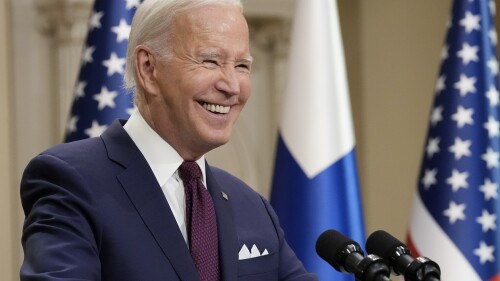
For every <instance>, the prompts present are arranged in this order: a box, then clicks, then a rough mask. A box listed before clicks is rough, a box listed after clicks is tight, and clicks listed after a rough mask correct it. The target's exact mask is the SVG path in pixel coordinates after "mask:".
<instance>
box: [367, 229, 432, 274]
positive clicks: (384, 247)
mask: <svg viewBox="0 0 500 281" xmlns="http://www.w3.org/2000/svg"><path fill="white" fill-rule="evenodd" d="M366 251H367V252H368V253H373V254H375V255H379V256H380V257H382V258H383V259H385V260H387V261H389V262H390V263H391V265H392V270H393V271H394V273H395V274H396V275H400V274H402V275H403V276H404V277H405V280H406V281H439V280H440V278H441V271H440V269H439V265H438V264H437V263H435V262H434V261H432V260H430V259H428V258H426V257H418V258H416V259H414V258H413V256H412V255H411V251H410V249H409V248H408V247H407V246H406V245H405V244H403V242H401V241H399V240H398V239H396V238H395V237H394V236H392V235H390V234H389V233H387V232H385V231H383V230H378V231H375V232H374V233H372V234H371V235H370V237H368V240H366Z"/></svg>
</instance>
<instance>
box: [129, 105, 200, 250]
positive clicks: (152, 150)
mask: <svg viewBox="0 0 500 281" xmlns="http://www.w3.org/2000/svg"><path fill="white" fill-rule="evenodd" d="M123 128H124V129H125V131H126V132H127V133H128V134H129V136H130V137H131V138H132V140H133V141H134V143H135V145H137V147H138V148H139V150H140V151H141V153H142V155H144V158H146V161H147V162H148V164H149V167H151V170H152V171H153V173H154V175H155V177H156V180H157V181H158V184H159V185H160V187H161V190H162V191H163V194H164V195H165V198H166V199H167V202H168V205H170V209H171V210H172V213H173V214H174V217H175V220H176V221H177V224H178V225H179V229H180V230H181V233H182V236H184V240H185V241H186V242H187V231H186V201H185V195H184V184H183V183H182V180H181V179H180V177H179V173H178V168H179V166H180V165H181V164H182V162H183V161H184V160H183V159H182V157H181V156H180V155H179V154H178V153H177V151H175V150H174V149H173V148H172V146H170V145H169V144H168V143H167V142H166V141H165V140H164V139H162V138H161V137H160V136H159V135H158V134H157V133H156V132H155V131H154V130H153V129H152V128H151V127H150V126H149V125H148V123H146V121H145V120H144V118H143V117H142V116H141V114H140V113H139V111H138V110H135V111H134V113H132V115H131V116H130V118H129V119H128V121H127V123H125V126H123ZM196 163H197V164H198V166H199V167H200V169H201V173H202V180H203V184H204V185H205V186H206V174H205V156H202V157H201V158H200V159H198V160H196ZM147 188H155V187H147Z"/></svg>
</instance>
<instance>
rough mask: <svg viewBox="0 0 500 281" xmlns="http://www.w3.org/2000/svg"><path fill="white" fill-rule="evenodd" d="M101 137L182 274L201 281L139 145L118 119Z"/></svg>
mask: <svg viewBox="0 0 500 281" xmlns="http://www.w3.org/2000/svg"><path fill="white" fill-rule="evenodd" d="M101 138H102V139H103V141H104V144H105V146H106V149H107V151H108V157H109V158H110V159H111V160H113V161H116V162H117V163H119V164H120V165H122V166H123V167H124V171H123V173H122V174H119V175H118V176H117V178H118V180H119V182H120V183H121V185H122V186H123V189H124V190H125V192H126V193H127V195H128V197H129V198H130V200H131V201H132V204H133V205H134V206H135V208H136V209H137V212H138V213H139V214H140V216H141V218H142V220H143V221H144V223H145V224H146V226H147V227H148V229H149V230H150V232H151V234H152V235H153V237H154V239H156V241H157V243H158V245H159V247H160V248H161V249H162V251H163V253H164V254H165V255H166V256H167V258H168V259H169V261H170V263H171V264H172V267H173V268H174V270H175V271H176V272H177V275H178V276H179V278H180V279H181V280H185V281H199V278H198V275H197V273H196V268H195V266H194V263H193V260H192V258H191V255H190V253H189V250H188V247H187V246H186V242H185V241H184V238H183V237H182V234H181V232H180V230H179V227H178V225H177V222H176V220H175V218H174V216H173V214H172V211H171V210H170V207H169V205H168V203H167V200H166V199H165V196H164V194H163V192H162V191H161V188H160V186H159V185H158V182H157V181H156V179H155V177H154V174H153V172H152V171H151V169H150V167H149V165H148V164H147V162H146V160H145V159H144V157H143V156H142V154H141V153H140V151H139V149H138V148H137V147H136V146H135V144H134V143H133V141H132V139H130V137H129V136H128V134H127V133H126V132H125V130H124V129H123V127H122V125H120V124H119V123H118V122H115V123H113V124H112V125H111V126H110V128H109V129H108V130H107V131H106V132H105V133H104V134H103V135H102V136H101ZM217 215H219V213H217Z"/></svg>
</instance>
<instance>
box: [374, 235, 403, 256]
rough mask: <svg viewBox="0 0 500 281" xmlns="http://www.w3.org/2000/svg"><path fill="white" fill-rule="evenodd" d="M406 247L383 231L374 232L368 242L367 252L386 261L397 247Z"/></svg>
mask: <svg viewBox="0 0 500 281" xmlns="http://www.w3.org/2000/svg"><path fill="white" fill-rule="evenodd" d="M400 246H403V247H406V245H405V244H403V242H401V241H399V240H398V239H397V238H395V237H394V236H392V235H390V234H389V233H387V232H385V231H383V230H377V231H375V232H373V233H372V234H371V235H370V236H369V237H368V239H367V240H366V251H367V252H368V253H370V254H375V255H377V256H380V257H382V258H385V259H389V258H390V256H391V255H392V251H393V250H394V249H395V248H397V247H400Z"/></svg>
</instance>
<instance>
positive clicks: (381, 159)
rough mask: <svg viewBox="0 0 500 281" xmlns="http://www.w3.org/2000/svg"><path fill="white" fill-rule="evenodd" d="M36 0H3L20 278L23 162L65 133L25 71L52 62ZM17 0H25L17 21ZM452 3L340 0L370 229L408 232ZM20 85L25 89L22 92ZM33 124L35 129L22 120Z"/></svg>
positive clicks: (3, 97)
mask: <svg viewBox="0 0 500 281" xmlns="http://www.w3.org/2000/svg"><path fill="white" fill-rule="evenodd" d="M252 1H256V0H252ZM267 1H271V0H263V1H261V2H262V3H263V5H264V3H266V2H267ZM274 1H278V2H279V1H281V2H283V0H274ZM30 2H31V0H0V42H2V43H0V155H1V156H0V159H1V160H0V222H1V225H2V226H3V227H2V228H1V229H0V280H16V279H15V278H17V271H18V267H19V263H18V260H19V255H20V254H19V231H18V229H19V227H20V226H19V219H18V217H19V212H20V211H19V204H18V201H19V199H18V195H17V193H18V191H17V188H18V187H17V186H18V180H19V174H20V167H22V166H24V165H25V162H26V161H27V160H28V159H29V158H30V157H31V156H32V155H34V153H36V151H40V150H41V149H42V148H44V147H46V146H47V145H49V144H50V143H51V142H55V141H56V140H58V139H59V137H58V136H57V130H54V131H51V128H52V127H50V126H47V124H49V123H50V122H53V120H54V118H53V117H51V114H50V112H51V109H50V108H51V105H50V103H51V99H46V98H44V97H45V96H46V94H44V93H43V92H44V91H45V92H50V87H49V86H48V85H47V84H48V83H49V81H47V80H46V79H43V76H39V75H36V74H35V75H32V76H34V77H37V79H38V80H33V81H23V78H24V76H23V74H24V75H26V74H28V76H29V73H30V72H35V73H41V72H40V70H41V71H46V70H44V66H45V65H46V64H47V63H48V62H49V61H50V60H49V57H50V56H48V55H47V54H49V51H50V45H49V44H48V39H47V38H46V37H44V36H42V35H41V34H40V32H39V31H37V30H35V29H34V28H33V27H32V26H31V25H34V24H35V20H33V19H32V17H31V15H32V13H33V11H27V12H23V9H24V7H28V6H29V4H27V3H30ZM271 2H272V1H271ZM8 3H12V4H11V5H13V6H14V5H17V6H18V7H20V8H19V9H18V10H17V11H16V12H15V13H13V16H12V17H13V18H12V19H9V15H10V13H8V12H7V11H9V6H8ZM21 3H23V4H21ZM450 3H451V0H441V1H436V0H419V1H401V0H377V1H369V0H367V1H363V0H339V9H340V16H341V23H342V30H343V37H344V46H345V53H346V56H347V57H346V61H347V64H348V66H347V68H348V74H349V85H350V90H351V96H352V99H351V100H352V103H353V113H354V119H355V127H356V128H355V129H356V137H357V150H358V164H359V173H360V176H361V185H362V191H363V200H364V211H365V218H366V225H367V233H371V232H372V231H374V230H376V229H385V230H387V231H389V232H391V233H393V234H394V235H395V236H398V237H400V238H403V237H404V234H405V232H406V225H407V223H408V219H409V215H410V214H409V210H410V207H411V204H412V200H413V196H414V192H415V190H416V182H417V179H416V175H417V173H418V169H419V165H420V158H421V154H422V149H423V143H424V138H425V134H426V130H427V120H428V117H427V116H428V113H429V111H430V106H431V102H432V94H433V88H434V81H435V78H436V74H437V72H438V67H439V54H440V50H441V45H442V42H443V40H444V32H445V23H446V20H447V18H448V12H449V7H450ZM24 14H29V15H30V17H28V18H26V16H23V15H24ZM16 15H19V16H16ZM22 17H25V18H24V19H23V18H22ZM10 20H12V22H13V23H14V24H12V25H11V24H9V23H10ZM26 22H28V23H26ZM11 27H13V28H14V29H15V30H13V31H12V33H10V32H11V31H10V29H11ZM19 29H22V30H19ZM23 36H24V37H26V36H27V37H29V38H30V39H29V40H28V41H29V44H28V45H27V46H24V45H22V44H21V45H19V48H21V49H22V50H21V55H22V57H21V58H20V59H19V61H20V62H21V63H16V65H14V66H12V67H11V65H9V62H10V60H9V58H10V57H11V56H12V55H13V52H12V48H10V45H9V44H8V42H11V40H10V39H11V38H12V37H14V41H15V42H18V41H20V39H19V38H21V37H23ZM3 42H5V43H3ZM36 44H40V45H39V47H37V49H36V50H34V49H33V48H32V46H35V45H36ZM33 62H35V63H33ZM11 70H12V71H11ZM9 75H10V76H9ZM11 81H14V82H12V84H15V85H12V84H10V83H9V82H11ZM13 88H15V89H13ZM278 88H279V87H278ZM13 92H15V93H19V92H23V93H25V94H26V95H25V96H23V97H16V98H14V97H13V96H11V95H10V94H11V93H13ZM52 106H54V105H52ZM23 110H28V111H30V112H35V113H36V114H32V115H26V114H24V112H23ZM14 121H17V122H16V123H14ZM33 122H38V123H39V126H37V127H36V130H26V129H25V130H23V128H19V127H18V128H13V126H14V124H21V123H26V124H32V123H33ZM46 127H47V129H44V128H46ZM54 132H56V133H54ZM40 135H41V137H40V138H39V139H38V140H36V139H35V138H36V137H37V136H40ZM11 136H14V137H11ZM23 147H25V148H26V149H22V148H23ZM16 159H18V160H17V162H18V163H16ZM13 167H15V168H13ZM264 193H265V192H264ZM5 226H7V227H5Z"/></svg>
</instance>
